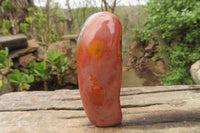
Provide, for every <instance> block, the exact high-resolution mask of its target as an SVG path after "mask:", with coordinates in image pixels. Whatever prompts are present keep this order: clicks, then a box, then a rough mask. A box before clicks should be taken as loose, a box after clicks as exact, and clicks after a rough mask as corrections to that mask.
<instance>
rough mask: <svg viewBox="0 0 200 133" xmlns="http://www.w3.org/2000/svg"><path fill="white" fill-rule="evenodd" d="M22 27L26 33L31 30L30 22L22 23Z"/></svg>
mask: <svg viewBox="0 0 200 133" xmlns="http://www.w3.org/2000/svg"><path fill="white" fill-rule="evenodd" d="M20 29H21V31H22V32H24V33H26V32H27V31H28V30H29V24H27V23H20Z"/></svg>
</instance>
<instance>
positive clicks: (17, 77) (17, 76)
mask: <svg viewBox="0 0 200 133" xmlns="http://www.w3.org/2000/svg"><path fill="white" fill-rule="evenodd" d="M21 76H22V75H21V72H20V71H19V70H18V69H15V70H14V71H13V72H12V73H11V74H9V75H8V81H9V82H11V83H14V84H20V82H21Z"/></svg>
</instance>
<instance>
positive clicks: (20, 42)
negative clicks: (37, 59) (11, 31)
mask: <svg viewBox="0 0 200 133" xmlns="http://www.w3.org/2000/svg"><path fill="white" fill-rule="evenodd" d="M0 45H1V46H2V47H3V48H5V47H8V48H9V50H10V51H12V50H16V49H21V48H26V47H27V46H28V43H27V38H26V36H25V35H24V34H17V35H10V36H2V37H0Z"/></svg>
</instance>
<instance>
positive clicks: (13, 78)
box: [7, 69, 34, 91]
mask: <svg viewBox="0 0 200 133" xmlns="http://www.w3.org/2000/svg"><path fill="white" fill-rule="evenodd" d="M7 78H8V81H9V82H10V83H11V85H12V86H15V87H16V88H17V90H18V91H23V90H28V89H29V88H30V83H32V82H33V81H34V77H33V75H28V74H25V73H23V72H20V71H19V70H18V69H15V70H14V71H13V72H12V73H11V74H9V75H8V77H7Z"/></svg>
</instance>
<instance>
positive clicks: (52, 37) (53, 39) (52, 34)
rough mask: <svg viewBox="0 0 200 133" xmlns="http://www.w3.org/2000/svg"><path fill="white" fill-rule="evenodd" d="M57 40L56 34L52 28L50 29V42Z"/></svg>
mask: <svg viewBox="0 0 200 133" xmlns="http://www.w3.org/2000/svg"><path fill="white" fill-rule="evenodd" d="M56 41H58V34H56V33H54V31H53V30H51V42H53V43H54V42H56Z"/></svg>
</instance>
